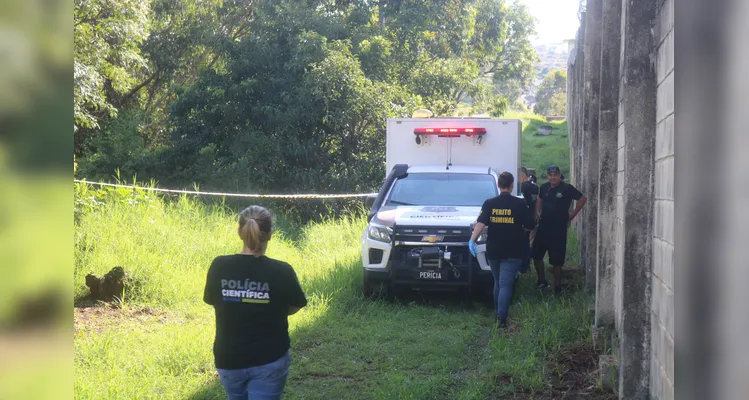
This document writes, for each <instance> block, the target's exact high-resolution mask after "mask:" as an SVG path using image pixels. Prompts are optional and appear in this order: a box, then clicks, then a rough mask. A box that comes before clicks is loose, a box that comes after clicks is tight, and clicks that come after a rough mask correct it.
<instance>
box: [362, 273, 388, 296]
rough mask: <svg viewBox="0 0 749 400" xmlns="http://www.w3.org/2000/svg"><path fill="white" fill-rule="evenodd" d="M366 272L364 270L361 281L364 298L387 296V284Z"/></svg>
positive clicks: (375, 275) (374, 274) (373, 274)
mask: <svg viewBox="0 0 749 400" xmlns="http://www.w3.org/2000/svg"><path fill="white" fill-rule="evenodd" d="M377 275H382V274H376V273H373V272H370V271H367V270H364V276H363V279H362V292H363V293H364V297H369V298H373V297H378V296H383V295H385V294H387V282H385V281H383V280H382V278H381V277H379V276H377Z"/></svg>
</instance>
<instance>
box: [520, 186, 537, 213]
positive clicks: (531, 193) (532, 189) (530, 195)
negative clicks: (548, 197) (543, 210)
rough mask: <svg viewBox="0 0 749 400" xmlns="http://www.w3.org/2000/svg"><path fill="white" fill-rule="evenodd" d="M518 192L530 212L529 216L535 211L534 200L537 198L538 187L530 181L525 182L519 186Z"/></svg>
mask: <svg viewBox="0 0 749 400" xmlns="http://www.w3.org/2000/svg"><path fill="white" fill-rule="evenodd" d="M520 192H521V193H522V194H523V197H524V198H525V204H526V205H528V208H529V209H530V210H531V214H532V213H534V212H535V210H536V199H537V198H538V185H536V184H535V183H533V182H531V181H525V182H523V183H522V184H521V185H520Z"/></svg>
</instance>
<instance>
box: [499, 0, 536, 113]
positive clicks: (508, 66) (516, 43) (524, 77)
mask: <svg viewBox="0 0 749 400" xmlns="http://www.w3.org/2000/svg"><path fill="white" fill-rule="evenodd" d="M505 10H506V11H505V20H506V23H507V36H506V39H505V41H504V43H503V44H502V49H501V52H500V53H499V55H498V57H497V64H496V65H497V66H496V68H495V70H494V71H493V80H494V91H495V93H497V94H500V95H502V96H504V97H506V98H507V99H508V101H509V102H510V103H514V102H515V101H516V100H517V99H518V98H519V97H520V95H521V94H522V93H523V92H524V91H526V90H527V89H528V87H529V86H530V85H531V84H532V82H533V78H534V76H535V75H536V71H535V68H534V66H533V65H534V64H535V63H536V62H537V61H538V55H537V54H536V51H535V50H534V49H533V46H532V44H531V41H530V38H531V36H533V35H535V33H536V18H535V17H533V15H531V13H530V12H529V11H528V8H527V6H525V5H524V4H520V3H519V2H518V1H515V2H514V3H512V5H510V6H509V7H507V8H506V9H505Z"/></svg>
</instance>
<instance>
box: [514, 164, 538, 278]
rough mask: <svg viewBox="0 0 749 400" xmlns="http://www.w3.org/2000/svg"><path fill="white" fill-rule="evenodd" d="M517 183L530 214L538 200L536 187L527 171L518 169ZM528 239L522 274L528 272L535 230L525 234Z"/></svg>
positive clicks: (521, 168) (522, 168)
mask: <svg viewBox="0 0 749 400" xmlns="http://www.w3.org/2000/svg"><path fill="white" fill-rule="evenodd" d="M518 181H519V182H520V195H521V196H523V198H524V199H525V204H527V205H528V209H529V210H531V214H533V211H534V210H535V209H536V199H537V198H538V185H536V184H535V183H533V182H531V181H530V180H529V178H528V169H527V168H525V167H520V174H519V178H518ZM526 236H527V237H528V246H526V259H525V260H524V263H525V264H524V265H523V273H525V272H526V271H528V268H529V267H530V262H531V246H533V239H534V238H535V237H536V229H533V230H532V231H530V232H527V233H526Z"/></svg>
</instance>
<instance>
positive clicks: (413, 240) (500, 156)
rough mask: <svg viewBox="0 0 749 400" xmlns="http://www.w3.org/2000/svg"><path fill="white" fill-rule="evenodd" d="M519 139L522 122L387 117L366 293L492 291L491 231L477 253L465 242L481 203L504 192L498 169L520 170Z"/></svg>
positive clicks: (369, 234) (366, 243) (367, 242)
mask: <svg viewBox="0 0 749 400" xmlns="http://www.w3.org/2000/svg"><path fill="white" fill-rule="evenodd" d="M521 143H522V140H521V122H520V121H519V120H509V119H490V118H404V119H388V121H387V151H386V158H387V170H388V171H389V173H388V175H387V177H386V179H385V183H384V184H383V185H382V187H381V189H380V191H379V193H378V194H377V195H376V196H371V197H368V198H367V206H369V207H371V211H370V213H369V225H368V226H367V228H366V230H365V231H364V234H363V236H362V266H363V268H364V277H363V290H364V293H365V294H366V295H371V294H373V293H375V292H379V291H383V290H384V291H386V290H387V289H390V288H393V287H401V288H412V289H438V290H439V289H464V290H466V291H472V290H476V289H479V290H482V289H486V288H491V285H492V279H491V270H490V268H489V265H488V263H487V261H486V256H485V254H486V253H485V250H486V246H485V240H486V232H484V233H482V235H481V236H480V237H479V240H478V241H477V244H478V249H479V254H478V257H473V256H472V255H471V253H470V252H469V250H468V241H469V239H470V236H471V232H472V231H473V228H474V226H475V223H476V219H477V217H478V215H479V211H480V210H481V205H482V204H483V203H484V201H485V200H486V199H488V198H491V197H494V196H497V195H498V194H499V191H498V188H497V178H498V175H499V173H501V172H503V171H508V172H511V173H512V174H513V175H517V171H518V169H519V168H520V159H521V150H522V149H521ZM517 186H519V185H516V187H517ZM518 192H519V189H517V188H516V193H515V195H518Z"/></svg>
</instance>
